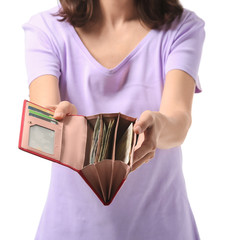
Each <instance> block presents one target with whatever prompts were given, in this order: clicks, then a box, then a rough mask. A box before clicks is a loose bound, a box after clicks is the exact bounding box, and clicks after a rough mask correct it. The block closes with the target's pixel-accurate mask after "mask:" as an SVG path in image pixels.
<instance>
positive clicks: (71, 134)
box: [60, 116, 87, 170]
mask: <svg viewBox="0 0 226 240" xmlns="http://www.w3.org/2000/svg"><path fill="white" fill-rule="evenodd" d="M63 126H64V127H63V136H62V148H61V159H60V161H61V163H63V164H64V165H68V166H70V167H72V168H74V169H77V170H80V169H82V168H83V166H84V161H85V154H86V144H87V120H86V118H85V117H84V116H66V117H65V118H64V119H63Z"/></svg>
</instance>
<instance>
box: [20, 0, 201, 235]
mask: <svg viewBox="0 0 226 240" xmlns="http://www.w3.org/2000/svg"><path fill="white" fill-rule="evenodd" d="M60 3H61V5H60V6H59V7H57V8H54V9H51V10H49V11H46V12H43V13H40V14H37V15H35V16H33V17H32V18H31V20H30V21H29V22H28V23H26V24H25V25H24V30H25V34H26V64H27V69H28V79H29V89H30V100H31V101H32V102H35V103H37V104H40V105H43V106H48V107H51V108H53V109H55V115H54V117H55V118H56V119H58V120H61V119H63V118H64V117H65V115H66V114H80V115H86V116H89V115H93V114H97V113H107V112H109V113H113V112H121V113H123V114H126V115H129V116H132V117H136V118H138V119H139V120H138V121H137V122H136V124H135V126H134V131H135V132H136V133H137V134H140V137H139V142H138V145H137V147H136V151H135V153H134V160H135V161H137V165H136V166H137V167H138V166H139V167H138V168H137V169H136V171H133V172H132V173H130V174H129V176H128V178H127V180H126V182H125V183H124V185H123V186H122V188H121V189H120V191H119V193H118V194H117V195H116V197H115V199H114V201H113V202H112V203H111V204H110V205H109V206H107V207H106V206H104V205H103V204H102V203H101V202H100V201H99V199H98V198H97V197H96V196H95V195H94V194H93V192H92V191H91V190H90V188H89V187H88V186H87V185H86V183H85V182H84V181H83V180H82V178H81V177H80V176H79V175H78V174H76V173H75V172H74V171H72V170H71V169H69V168H66V167H63V166H60V165H57V164H53V166H52V176H51V184H50V190H49V195H48V198H47V202H46V206H45V209H44V212H43V215H42V218H41V221H40V224H39V228H38V232H37V235H36V240H47V239H48V240H62V239H64V240H72V239H73V240H74V239H79V240H87V239H97V240H100V239H112V240H116V239H117V240H121V239H122V240H127V239H128V240H147V239H154V240H157V239H158V240H182V239H183V240H197V239H199V236H198V231H197V228H196V224H195V221H194V217H193V214H192V211H191V209H190V205H189V202H188V199H187V194H186V188H185V183H184V178H183V173H182V155H181V148H180V145H181V144H182V143H183V141H184V139H185V137H186V134H187V132H188V129H189V127H190V125H191V108H192V98H193V93H194V92H200V91H201V87H200V83H199V79H198V67H199V62H200V57H201V51H202V45H203V41H204V22H203V21H202V20H201V19H200V18H199V17H197V16H196V14H195V13H193V12H191V11H189V10H186V9H183V8H182V6H181V5H180V4H179V2H178V1H177V0H163V1H159V0H149V1H147V0H134V1H132V0H67V1H66V0H61V1H60ZM150 159H151V160H150ZM143 163H147V164H143Z"/></svg>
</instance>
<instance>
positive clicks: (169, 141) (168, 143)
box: [153, 111, 191, 149]
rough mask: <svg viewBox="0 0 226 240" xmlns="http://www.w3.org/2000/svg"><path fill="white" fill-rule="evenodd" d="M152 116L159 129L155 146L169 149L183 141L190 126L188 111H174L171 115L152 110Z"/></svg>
mask: <svg viewBox="0 0 226 240" xmlns="http://www.w3.org/2000/svg"><path fill="white" fill-rule="evenodd" d="M153 116H154V118H155V119H156V124H157V126H159V129H160V130H159V131H160V136H159V139H158V141H157V148H160V149H169V148H172V147H176V146H179V145H181V144H182V143H183V142H184V140H185V137H186V135H187V132H188V130H189V128H190V126H191V116H190V115H189V114H188V113H185V112H182V111H176V112H174V113H173V116H166V115H165V114H163V113H160V112H153Z"/></svg>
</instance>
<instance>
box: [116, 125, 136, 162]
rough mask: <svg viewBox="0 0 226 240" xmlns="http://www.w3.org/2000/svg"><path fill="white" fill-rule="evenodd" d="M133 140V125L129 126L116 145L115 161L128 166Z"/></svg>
mask: <svg viewBox="0 0 226 240" xmlns="http://www.w3.org/2000/svg"><path fill="white" fill-rule="evenodd" d="M132 140H133V123H131V124H130V125H129V127H128V128H127V129H126V131H125V133H124V134H123V136H122V137H121V139H120V140H119V142H118V143H117V145H116V153H115V159H116V160H121V161H123V162H124V163H126V164H128V163H129V159H130V151H131V147H132Z"/></svg>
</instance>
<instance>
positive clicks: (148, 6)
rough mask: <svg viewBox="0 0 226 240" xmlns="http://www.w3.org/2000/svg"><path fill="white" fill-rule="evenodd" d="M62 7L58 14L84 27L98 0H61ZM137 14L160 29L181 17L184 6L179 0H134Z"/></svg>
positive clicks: (151, 26) (62, 18)
mask: <svg viewBox="0 0 226 240" xmlns="http://www.w3.org/2000/svg"><path fill="white" fill-rule="evenodd" d="M59 1H60V3H61V8H60V10H59V12H58V13H57V14H56V16H60V17H61V19H60V20H59V21H67V22H69V23H70V24H71V25H72V26H74V27H82V26H84V25H85V24H87V23H88V22H90V21H91V20H92V19H93V17H94V12H95V10H96V7H97V6H98V0H59ZM134 3H135V5H136V9H137V14H138V17H139V19H140V21H142V22H143V23H144V24H146V25H147V26H148V27H150V28H151V29H159V28H161V27H162V26H163V25H165V24H166V25H168V24H170V23H171V22H172V21H173V20H174V19H175V18H176V17H180V16H181V14H182V12H183V7H182V5H181V4H180V2H179V0H134Z"/></svg>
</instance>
